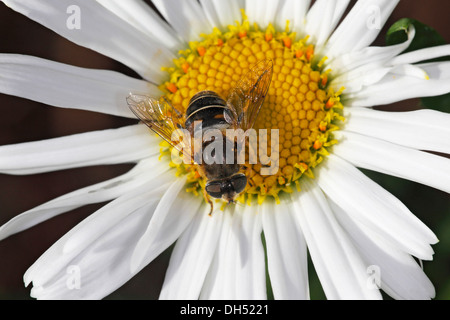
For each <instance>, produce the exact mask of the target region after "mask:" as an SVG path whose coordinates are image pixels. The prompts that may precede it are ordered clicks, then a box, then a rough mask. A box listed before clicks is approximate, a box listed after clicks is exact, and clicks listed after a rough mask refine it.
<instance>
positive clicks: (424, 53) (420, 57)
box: [392, 45, 450, 65]
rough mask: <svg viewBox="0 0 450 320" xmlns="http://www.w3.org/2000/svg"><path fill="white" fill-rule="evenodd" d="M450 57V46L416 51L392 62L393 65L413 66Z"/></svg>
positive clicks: (400, 56)
mask: <svg viewBox="0 0 450 320" xmlns="http://www.w3.org/2000/svg"><path fill="white" fill-rule="evenodd" d="M449 55H450V45H443V46H437V47H432V48H425V49H421V50H416V51H412V52H408V53H405V54H402V55H399V56H398V57H395V58H394V59H393V60H392V64H394V65H399V64H411V63H417V62H421V61H425V60H431V59H436V58H440V57H445V56H449Z"/></svg>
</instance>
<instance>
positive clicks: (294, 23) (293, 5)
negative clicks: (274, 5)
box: [275, 0, 311, 35]
mask: <svg viewBox="0 0 450 320" xmlns="http://www.w3.org/2000/svg"><path fill="white" fill-rule="evenodd" d="M310 4H311V0H300V1H298V0H284V1H280V5H279V10H278V13H277V18H276V19H275V26H276V27H277V28H278V29H279V30H284V28H285V27H286V21H287V20H289V21H290V23H291V24H290V26H291V30H292V31H294V32H297V33H302V35H303V33H304V28H305V17H306V13H307V12H308V8H309V5H310Z"/></svg>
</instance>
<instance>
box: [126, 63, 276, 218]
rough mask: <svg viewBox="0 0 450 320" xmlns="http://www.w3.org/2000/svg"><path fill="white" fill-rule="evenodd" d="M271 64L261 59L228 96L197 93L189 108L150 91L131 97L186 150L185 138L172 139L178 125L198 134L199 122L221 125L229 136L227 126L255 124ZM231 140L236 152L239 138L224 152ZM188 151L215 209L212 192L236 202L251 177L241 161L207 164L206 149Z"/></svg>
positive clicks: (133, 105)
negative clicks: (181, 140) (180, 140)
mask: <svg viewBox="0 0 450 320" xmlns="http://www.w3.org/2000/svg"><path fill="white" fill-rule="evenodd" d="M272 69H273V63H272V61H271V60H262V61H260V62H259V63H257V64H256V65H255V66H254V67H252V68H251V69H250V71H249V72H248V73H247V74H246V75H245V76H244V77H242V78H241V79H240V81H238V83H237V85H236V86H235V87H234V88H232V89H231V90H230V93H229V94H228V96H227V99H226V100H224V99H223V98H222V97H220V96H219V95H218V94H217V93H216V92H213V91H201V92H199V93H197V94H196V95H195V96H193V97H192V98H191V100H190V103H189V106H188V108H187V110H186V113H185V114H182V113H181V112H179V111H178V110H177V109H176V108H174V107H173V106H172V105H171V104H170V103H169V102H168V101H167V100H166V99H160V100H156V99H154V98H151V97H148V96H142V95H136V94H130V95H129V96H128V97H127V103H128V106H129V107H130V109H131V111H132V112H133V113H134V114H135V115H136V116H137V118H138V119H140V120H141V121H142V122H144V123H145V124H146V125H147V126H148V127H149V128H150V129H151V130H153V131H154V132H155V133H157V134H158V135H159V136H160V137H161V138H163V139H164V140H165V141H167V142H168V143H169V144H170V145H171V146H172V147H174V148H175V149H176V150H178V151H179V152H184V155H185V156H186V148H180V144H176V143H175V142H174V141H172V133H173V132H174V130H176V129H185V130H187V131H188V132H189V133H190V134H191V135H190V136H191V137H194V136H195V131H196V130H198V123H199V122H200V123H201V124H202V125H201V130H203V131H206V130H209V129H216V130H220V132H221V133H222V135H223V137H224V138H225V131H226V130H227V129H242V130H243V131H244V132H245V131H247V130H248V129H250V128H252V127H253V125H254V123H255V121H256V118H257V116H258V113H259V111H260V109H261V106H262V104H263V102H264V99H265V97H266V95H267V92H268V90H269V87H270V83H271V81H272V73H273V70H272ZM212 140H214V138H212ZM212 140H211V139H207V140H206V141H200V143H201V148H200V151H201V152H202V151H203V150H204V148H206V147H207V145H208V144H210V143H211V142H212ZM223 141H225V139H224V140H223ZM194 143H195V142H194ZM230 146H231V148H232V149H233V150H231V152H233V153H235V152H236V150H235V149H236V148H235V145H234V143H231V144H228V143H226V144H224V151H225V152H224V155H225V154H226V152H227V151H230V150H225V149H229V148H230ZM187 150H192V148H187ZM187 156H188V157H189V159H190V160H191V163H192V164H195V165H197V166H198V172H199V174H200V175H201V176H202V177H204V178H206V185H205V188H204V190H203V195H204V197H205V199H206V201H207V202H208V203H209V204H210V205H211V211H210V214H211V213H212V210H213V203H212V201H211V199H210V198H209V197H212V198H215V199H223V200H224V201H226V202H228V203H234V201H235V199H236V198H237V197H238V196H239V194H240V193H242V192H243V191H244V189H245V188H246V186H247V177H246V176H245V174H244V173H242V169H243V166H242V165H239V164H237V163H236V162H235V163H233V164H227V163H226V162H225V161H221V162H219V163H213V164H207V163H206V162H205V161H201V159H202V158H201V157H203V156H202V155H198V154H194V152H193V151H189V152H188V154H187ZM199 156H200V158H199ZM199 159H200V161H199ZM222 160H223V159H222Z"/></svg>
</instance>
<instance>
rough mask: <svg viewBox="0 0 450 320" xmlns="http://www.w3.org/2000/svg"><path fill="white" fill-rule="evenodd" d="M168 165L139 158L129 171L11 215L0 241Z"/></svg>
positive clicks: (116, 193) (117, 192)
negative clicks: (13, 215) (12, 216)
mask: <svg viewBox="0 0 450 320" xmlns="http://www.w3.org/2000/svg"><path fill="white" fill-rule="evenodd" d="M168 168H169V165H168V164H167V163H165V162H161V161H158V159H157V157H154V158H153V159H148V160H143V161H141V162H140V163H139V164H138V165H137V166H136V167H134V168H133V169H132V170H131V171H130V172H128V173H126V174H124V175H122V176H119V177H117V178H114V179H111V180H108V181H105V182H101V183H98V184H95V185H92V186H89V187H87V188H83V189H80V190H77V191H74V192H71V193H68V194H66V195H63V196H61V197H59V198H56V199H54V200H52V201H49V202H47V203H45V204H42V205H40V206H38V207H36V208H33V209H31V210H28V211H26V212H24V213H22V214H20V215H18V216H16V217H14V218H13V219H11V220H10V221H8V222H7V223H6V224H4V225H3V226H1V227H0V240H3V239H5V238H7V237H9V236H10V235H12V234H15V233H18V232H20V231H23V230H25V229H28V228H31V227H33V226H35V225H37V224H39V223H41V222H43V221H46V220H48V219H51V218H53V217H55V216H57V215H59V214H61V213H65V212H68V211H71V210H74V209H76V208H79V207H81V206H85V205H88V204H92V203H101V202H105V201H110V200H113V199H115V198H118V197H120V196H122V195H124V194H126V193H127V192H129V191H130V190H133V189H136V188H137V187H138V186H140V185H142V184H144V183H145V182H147V181H148V180H149V179H154V178H155V177H157V176H159V175H160V174H162V173H164V172H165V171H167V170H168Z"/></svg>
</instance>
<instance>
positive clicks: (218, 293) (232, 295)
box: [200, 204, 267, 300]
mask: <svg viewBox="0 0 450 320" xmlns="http://www.w3.org/2000/svg"><path fill="white" fill-rule="evenodd" d="M254 206H256V204H255V205H254ZM254 206H246V207H245V208H241V207H236V208H235V210H234V212H230V211H231V210H230V211H229V210H226V211H225V212H224V215H225V216H224V221H223V228H222V233H221V237H220V240H219V246H218V248H217V251H216V255H215V257H214V260H213V263H212V265H211V269H210V270H209V273H208V275H207V277H206V280H205V284H204V287H203V289H202V293H201V295H200V298H201V299H219V300H223V299H227V300H230V299H232V300H235V299H243V300H264V299H267V294H266V280H265V263H264V248H263V245H262V242H261V232H262V223H261V216H260V215H259V214H256V211H257V208H256V207H254Z"/></svg>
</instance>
